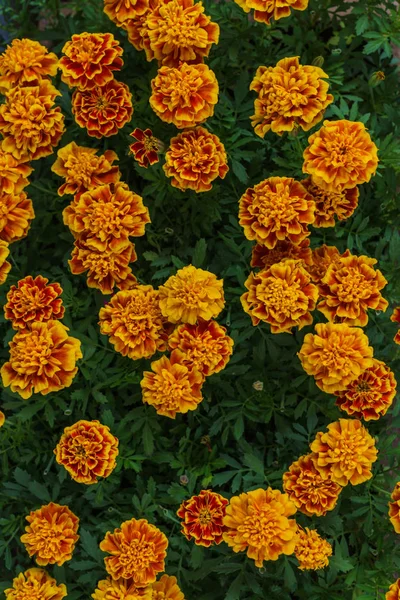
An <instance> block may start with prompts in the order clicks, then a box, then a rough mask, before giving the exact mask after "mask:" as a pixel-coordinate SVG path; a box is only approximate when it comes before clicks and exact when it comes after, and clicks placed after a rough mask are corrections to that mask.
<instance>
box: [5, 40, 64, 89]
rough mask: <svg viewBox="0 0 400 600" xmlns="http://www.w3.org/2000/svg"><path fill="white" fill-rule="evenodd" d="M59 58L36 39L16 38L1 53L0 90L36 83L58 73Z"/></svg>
mask: <svg viewBox="0 0 400 600" xmlns="http://www.w3.org/2000/svg"><path fill="white" fill-rule="evenodd" d="M57 64H58V58H57V56H56V55H55V54H54V53H53V52H49V51H48V50H47V48H46V47H45V46H42V44H39V42H36V41H34V40H29V39H27V38H23V39H22V40H19V39H15V40H13V41H12V43H11V45H10V46H7V48H6V50H5V51H4V52H3V54H1V55H0V91H1V90H2V91H3V92H4V91H5V90H7V89H10V88H13V87H16V86H17V85H19V86H24V85H34V84H37V83H39V82H40V81H41V80H42V79H43V78H45V77H53V76H54V75H56V73H57Z"/></svg>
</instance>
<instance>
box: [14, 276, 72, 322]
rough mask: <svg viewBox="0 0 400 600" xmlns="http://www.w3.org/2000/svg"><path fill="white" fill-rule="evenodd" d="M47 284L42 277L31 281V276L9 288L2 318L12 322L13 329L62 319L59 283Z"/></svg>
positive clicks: (62, 311)
mask: <svg viewBox="0 0 400 600" xmlns="http://www.w3.org/2000/svg"><path fill="white" fill-rule="evenodd" d="M48 283H49V280H48V279H46V277H42V275H38V276H37V277H35V279H33V277H31V275H28V276H27V277H24V279H20V280H19V281H18V285H17V286H15V285H13V286H11V288H10V290H9V292H8V293H7V303H6V304H5V305H4V316H5V318H6V319H9V320H10V321H12V323H11V325H12V327H13V329H27V328H28V329H29V326H30V325H31V323H32V322H38V321H50V320H51V319H62V318H63V316H64V312H65V309H64V307H63V303H62V299H61V298H60V296H61V294H62V287H61V286H60V284H59V283H50V284H49V285H47V284H48Z"/></svg>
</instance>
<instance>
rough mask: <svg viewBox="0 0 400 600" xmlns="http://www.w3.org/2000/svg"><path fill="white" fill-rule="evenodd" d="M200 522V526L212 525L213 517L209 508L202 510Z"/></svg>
mask: <svg viewBox="0 0 400 600" xmlns="http://www.w3.org/2000/svg"><path fill="white" fill-rule="evenodd" d="M199 521H200V525H208V524H209V523H211V521H212V515H211V512H210V511H209V510H208V508H202V509H201V510H200V511H199Z"/></svg>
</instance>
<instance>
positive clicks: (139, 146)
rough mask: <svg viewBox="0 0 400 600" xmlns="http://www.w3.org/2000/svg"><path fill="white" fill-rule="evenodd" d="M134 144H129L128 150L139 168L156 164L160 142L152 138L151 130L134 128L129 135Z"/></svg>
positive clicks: (160, 147)
mask: <svg viewBox="0 0 400 600" xmlns="http://www.w3.org/2000/svg"><path fill="white" fill-rule="evenodd" d="M130 136H131V137H133V138H134V139H135V140H137V141H136V142H133V144H130V146H129V150H130V151H131V152H132V154H133V156H134V158H135V160H136V161H137V162H138V163H139V165H140V166H141V167H145V168H146V169H147V167H148V166H149V165H154V164H155V163H158V153H159V152H161V149H162V145H163V144H162V142H160V140H158V139H157V138H156V137H154V136H153V132H152V131H151V129H145V130H144V131H143V130H142V129H139V128H138V127H136V129H134V130H133V131H132V133H131V134H130Z"/></svg>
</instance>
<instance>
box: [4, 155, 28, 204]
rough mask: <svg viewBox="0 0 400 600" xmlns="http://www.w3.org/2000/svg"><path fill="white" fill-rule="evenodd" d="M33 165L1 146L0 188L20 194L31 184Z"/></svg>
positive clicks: (7, 192)
mask: <svg viewBox="0 0 400 600" xmlns="http://www.w3.org/2000/svg"><path fill="white" fill-rule="evenodd" d="M32 171H33V169H32V167H31V166H30V165H29V164H27V163H23V162H21V161H20V160H17V159H16V158H14V156H13V155H12V154H10V153H9V152H4V150H2V149H1V147H0V189H1V191H2V193H6V194H19V192H22V190H23V189H24V188H25V187H26V186H27V185H29V181H28V177H29V175H30V174H31V173H32Z"/></svg>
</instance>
